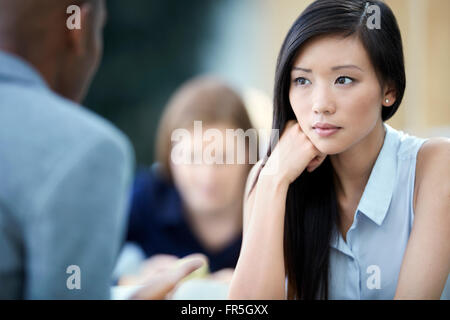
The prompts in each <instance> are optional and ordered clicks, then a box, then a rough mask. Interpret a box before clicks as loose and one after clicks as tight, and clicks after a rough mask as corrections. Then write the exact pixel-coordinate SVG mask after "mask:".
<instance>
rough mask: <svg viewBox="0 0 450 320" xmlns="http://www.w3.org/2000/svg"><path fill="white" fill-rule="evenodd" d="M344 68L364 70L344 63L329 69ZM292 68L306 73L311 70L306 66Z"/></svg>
mask: <svg viewBox="0 0 450 320" xmlns="http://www.w3.org/2000/svg"><path fill="white" fill-rule="evenodd" d="M346 68H351V69H358V70H360V71H364V70H363V69H361V68H360V67H358V66H355V65H354V64H346V65H343V66H335V67H332V68H331V70H333V71H336V70H340V69H346ZM292 70H300V71H304V72H307V73H311V72H312V70H311V69H306V68H301V67H293V68H292Z"/></svg>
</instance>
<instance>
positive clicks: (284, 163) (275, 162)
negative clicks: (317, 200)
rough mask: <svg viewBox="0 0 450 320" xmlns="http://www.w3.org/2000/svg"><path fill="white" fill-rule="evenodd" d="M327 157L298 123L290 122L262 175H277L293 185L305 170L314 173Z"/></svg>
mask: <svg viewBox="0 0 450 320" xmlns="http://www.w3.org/2000/svg"><path fill="white" fill-rule="evenodd" d="M326 156H327V155H326V154H323V153H321V152H320V151H319V150H318V149H317V148H316V147H315V146H314V145H313V144H312V142H311V140H309V138H308V137H307V136H306V134H304V133H303V131H302V129H301V127H300V125H299V124H298V122H297V121H296V120H290V121H288V122H287V124H286V127H285V129H284V131H283V134H282V135H281V138H280V140H279V141H278V143H277V144H276V146H275V149H274V150H273V152H272V154H271V155H270V157H269V159H268V160H267V163H266V165H265V166H264V168H263V170H262V171H261V174H276V175H278V177H279V178H280V179H282V181H284V182H286V183H288V184H291V183H292V182H294V180H295V179H297V177H298V176H300V174H301V173H302V172H303V171H304V170H305V169H307V170H308V172H313V171H314V170H315V169H316V168H317V167H319V166H320V165H321V164H322V162H323V160H325V158H326Z"/></svg>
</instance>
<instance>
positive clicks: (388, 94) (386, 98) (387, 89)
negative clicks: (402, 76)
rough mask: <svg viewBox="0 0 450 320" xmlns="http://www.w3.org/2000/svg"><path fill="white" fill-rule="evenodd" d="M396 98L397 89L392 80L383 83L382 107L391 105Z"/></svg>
mask: <svg viewBox="0 0 450 320" xmlns="http://www.w3.org/2000/svg"><path fill="white" fill-rule="evenodd" d="M396 99H397V90H396V88H395V85H394V84H393V82H389V83H387V84H385V86H384V89H383V101H382V105H383V106H384V107H392V105H393V104H394V103H395V101H396Z"/></svg>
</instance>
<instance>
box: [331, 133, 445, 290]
mask: <svg viewBox="0 0 450 320" xmlns="http://www.w3.org/2000/svg"><path fill="white" fill-rule="evenodd" d="M384 127H385V129H386V135H385V139H384V143H383V146H382V148H381V151H380V153H379V155H378V158H377V160H376V162H375V165H374V167H373V169H372V172H371V174H370V177H369V181H368V183H367V185H366V187H365V189H364V193H363V195H362V197H361V199H360V202H359V204H358V208H357V209H356V212H355V215H354V220H353V224H352V226H351V227H350V229H349V230H348V232H347V241H344V239H343V238H342V235H341V233H340V232H339V233H338V234H339V236H338V237H336V238H335V239H333V240H332V242H331V252H330V275H329V287H328V288H329V298H330V299H392V298H393V297H394V295H395V290H396V288H397V282H398V277H399V273H400V267H401V265H402V261H403V255H404V253H405V249H406V246H407V243H408V239H409V235H410V233H411V228H412V225H413V221H414V210H413V198H414V178H415V169H416V157H417V153H418V151H419V149H420V147H421V146H422V144H423V143H424V142H425V141H426V139H421V138H417V137H414V136H410V135H408V134H406V133H404V132H402V131H398V130H395V129H393V128H392V127H390V126H389V125H387V124H384ZM423 272H429V273H431V272H433V270H423ZM441 299H450V277H447V283H446V285H445V288H444V291H443V293H442V296H441Z"/></svg>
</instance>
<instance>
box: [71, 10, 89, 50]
mask: <svg viewBox="0 0 450 320" xmlns="http://www.w3.org/2000/svg"><path fill="white" fill-rule="evenodd" d="M92 11H93V8H92V4H91V3H89V2H84V3H82V4H81V5H80V28H78V29H73V30H68V33H69V35H68V41H69V48H70V50H71V51H72V52H73V53H74V54H75V55H76V56H84V55H86V52H87V51H88V50H89V48H88V45H89V39H90V38H91V37H92V36H93V35H92V34H91V33H92V32H93V30H92V21H91V19H92V13H93V12H92Z"/></svg>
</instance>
